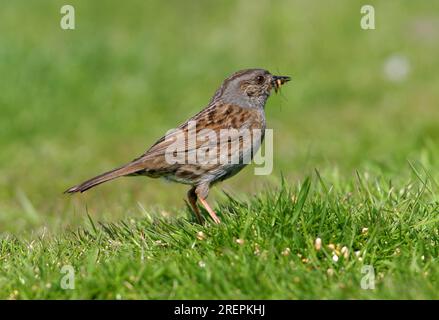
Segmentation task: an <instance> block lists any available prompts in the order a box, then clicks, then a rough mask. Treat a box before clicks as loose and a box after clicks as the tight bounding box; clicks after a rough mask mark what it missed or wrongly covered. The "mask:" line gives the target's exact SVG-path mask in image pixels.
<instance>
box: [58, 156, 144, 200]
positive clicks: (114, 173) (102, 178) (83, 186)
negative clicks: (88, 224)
mask: <svg viewBox="0 0 439 320" xmlns="http://www.w3.org/2000/svg"><path fill="white" fill-rule="evenodd" d="M140 170H142V167H141V166H140V164H139V163H135V162H132V163H129V164H127V165H125V166H122V167H120V168H116V169H113V170H110V171H108V172H105V173H102V174H100V175H98V176H96V177H94V178H91V179H90V180H87V181H85V182H83V183H80V184H78V185H76V186H74V187H71V188H69V189H67V190H66V191H64V193H75V192H84V191H87V190H88V189H90V188H93V187H95V186H97V185H99V184H101V183H104V182H107V181H110V180H113V179H116V178H119V177H122V176H127V175H131V174H134V173H136V172H138V171H140Z"/></svg>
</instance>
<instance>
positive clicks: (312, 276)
mask: <svg viewBox="0 0 439 320" xmlns="http://www.w3.org/2000/svg"><path fill="white" fill-rule="evenodd" d="M317 177H318V178H317ZM432 187H433V185H431V183H429V182H427V181H424V182H422V181H421V180H418V181H414V182H413V183H410V184H407V185H404V186H394V185H392V183H389V182H386V181H383V180H375V179H368V178H365V177H364V176H360V175H359V176H358V177H357V179H356V180H355V181H351V182H348V183H344V184H343V187H342V188H340V187H339V186H336V185H330V184H328V182H324V181H323V179H322V178H320V176H319V175H316V176H315V178H314V179H313V180H312V183H311V180H309V179H306V180H305V181H304V182H303V183H302V184H301V185H300V186H297V187H294V188H292V189H290V188H289V187H288V185H287V183H286V181H283V183H282V185H281V186H280V187H279V188H276V189H274V190H272V191H268V192H266V193H264V194H261V195H259V196H257V197H255V198H253V199H252V200H249V201H241V200H237V199H234V198H233V197H231V196H228V200H227V201H224V202H223V203H221V205H220V206H219V208H218V209H219V210H218V211H219V212H220V214H221V218H222V220H223V224H222V225H220V226H217V225H212V224H210V223H208V224H206V225H204V226H202V225H199V224H197V223H195V222H193V221H191V220H193V219H192V218H188V217H180V218H163V217H161V218H159V217H156V216H154V215H153V214H151V213H150V212H149V211H147V210H146V211H145V212H144V216H143V217H142V218H140V219H129V220H124V221H120V222H115V223H103V224H97V223H96V222H94V221H93V220H92V219H91V220H90V222H89V225H88V227H85V228H80V229H78V230H76V231H73V232H71V233H67V234H64V235H61V236H56V237H50V236H49V237H45V236H41V237H39V238H38V239H34V240H32V241H24V240H20V239H18V238H16V237H13V236H8V237H6V238H4V239H2V241H1V242H0V257H1V258H0V259H1V265H2V268H1V271H0V279H1V282H0V285H1V288H2V293H1V296H0V297H1V298H24V299H27V298H75V299H77V298H86V299H90V298H92V299H96V298H98V299H139V298H148V299H188V298H189V299H203V298H210V299H216V298H223V299H255V298H258V299H297V298H299V299H303V298H305V299H316V298H323V299H328V298H329V299H334V298H336V299H338V298H349V299H361V298H383V299H437V298H439V296H438V292H437V287H438V276H439V268H438V265H439V264H438V247H439V246H438V245H439V236H438V221H439V220H438V215H437V213H438V211H439V203H438V202H437V201H433V199H432V196H431V193H430V191H429V190H430V189H431V188H432ZM436 187H437V186H436ZM365 228H367V229H365ZM317 237H320V238H321V239H322V243H323V246H322V248H321V249H320V250H317V249H316V248H315V245H314V242H315V239H316V238H317ZM329 244H333V245H334V246H335V249H331V248H330V247H329V248H328V245H329ZM342 247H346V248H347V249H348V251H347V254H346V256H345V255H344V254H342V253H340V251H342V249H341V248H342ZM334 250H335V251H334ZM334 252H335V253H334ZM342 252H343V251H342ZM334 254H335V255H338V256H339V260H338V261H337V262H335V261H334V260H333V255H334ZM63 265H71V266H73V268H74V270H75V288H74V290H63V289H61V288H60V280H61V277H62V276H64V274H61V273H60V270H61V268H62V266H63ZM365 265H369V266H372V267H373V268H374V273H375V288H374V289H369V290H365V289H362V288H361V285H360V284H361V278H362V277H363V276H364V274H363V273H362V267H363V266H365Z"/></svg>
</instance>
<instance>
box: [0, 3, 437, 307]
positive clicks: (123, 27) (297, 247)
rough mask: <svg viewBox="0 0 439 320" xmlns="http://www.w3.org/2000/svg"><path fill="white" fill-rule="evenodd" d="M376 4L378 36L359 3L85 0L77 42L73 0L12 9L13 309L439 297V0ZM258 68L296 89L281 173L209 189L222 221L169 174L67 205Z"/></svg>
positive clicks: (285, 103) (9, 166) (276, 120)
mask: <svg viewBox="0 0 439 320" xmlns="http://www.w3.org/2000/svg"><path fill="white" fill-rule="evenodd" d="M369 3H370V4H372V5H374V7H375V14H376V29H375V30H368V31H366V30H362V29H361V28H360V19H361V14H360V8H361V6H362V5H363V4H364V3H363V2H362V1H355V0H354V1H351V0H343V1H338V2H334V3H331V5H329V4H327V3H326V2H324V1H317V2H310V1H305V0H303V1H286V0H284V1H276V2H273V1H258V2H257V3H256V2H255V1H232V0H227V1H223V2H221V3H219V2H218V3H211V2H186V1H177V0H175V1H167V2H161V1H140V0H132V1H128V2H124V3H121V2H120V1H116V0H114V1H105V2H102V3H97V2H92V1H87V0H72V1H70V2H69V4H71V5H73V6H74V7H75V12H76V29H75V30H70V31H65V30H62V29H61V28H60V27H59V20H60V18H61V15H60V7H61V6H62V5H63V4H64V3H62V2H60V1H49V0H43V1H38V2H36V1H35V2H30V1H25V0H17V1H9V2H7V3H4V4H2V10H1V11H0V298H2V299H34V298H40V299H41V298H54V299H59V298H69V299H70V298H71V299H77V298H86V299H92V298H99V299H138V298H147V299H189V298H192V299H208V298H212V299H216V298H224V299H240V298H242V299H256V298H260V299H263V298H274V299H321V298H323V299H376V298H383V299H438V298H439V293H438V292H439V290H438V288H439V279H438V278H439V264H438V256H439V184H438V183H439V170H438V168H439V105H438V101H439V90H437V88H439V76H438V74H439V60H438V59H437V57H438V56H439V42H438V41H437V39H439V15H438V14H437V12H439V3H438V2H433V1H426V0H425V1H422V0H421V1H416V2H413V1H412V2H409V1H397V2H385V1H369ZM249 67H263V68H266V69H268V70H270V71H272V72H273V73H279V74H285V75H291V76H292V77H293V81H292V82H290V83H288V84H287V85H285V87H284V88H283V90H282V92H281V94H279V95H275V96H273V97H271V98H270V100H269V101H268V103H267V106H266V115H267V126H268V127H269V128H273V130H274V170H273V172H272V174H271V175H269V176H255V175H254V174H253V168H252V167H249V168H246V169H245V170H244V171H243V172H241V173H240V174H239V175H238V176H237V177H235V178H232V179H230V180H229V181H226V182H224V183H223V184H221V185H220V186H219V187H216V188H215V189H214V190H213V192H212V193H211V195H210V197H209V202H210V203H211V204H212V205H213V206H214V207H215V208H216V211H217V212H218V214H219V215H220V217H221V219H222V222H223V223H222V224H221V225H219V226H217V225H214V224H212V223H211V222H210V220H208V223H207V224H206V225H199V224H197V223H196V222H195V219H194V217H193V216H192V214H191V213H190V210H189V209H188V208H186V207H185V204H184V202H183V198H184V197H185V195H186V192H187V188H186V187H185V186H181V185H175V184H169V183H165V182H162V181H160V180H153V179H146V178H127V179H120V180H117V181H114V182H112V183H109V184H105V185H103V186H100V187H98V188H96V189H93V190H91V191H90V192H87V193H85V194H83V195H75V196H66V195H63V194H62V192H63V191H64V190H65V189H66V188H67V187H69V186H71V185H74V184H76V183H78V182H81V181H82V180H84V179H86V178H90V177H91V176H93V175H95V174H98V173H100V172H102V171H105V170H108V169H111V168H113V167H116V166H118V165H120V164H123V163H125V162H127V161H129V160H131V159H133V158H135V157H137V156H138V155H140V154H141V153H142V152H143V151H144V150H145V149H146V148H148V147H149V145H150V144H151V143H153V142H154V141H155V140H156V139H157V138H159V137H160V136H161V135H163V134H164V133H165V132H166V131H167V130H168V129H170V128H173V127H175V126H177V125H178V124H179V123H181V122H182V121H184V120H185V119H187V118H188V117H189V116H191V115H193V114H195V113H196V112H198V111H199V110H200V109H201V108H202V107H203V106H204V105H206V103H207V102H208V101H209V99H210V97H211V95H212V94H213V93H214V91H215V89H216V88H217V87H218V86H219V85H220V83H221V81H222V79H224V78H225V77H226V76H228V75H229V74H231V73H232V72H234V71H236V70H238V69H243V68H249ZM395 68H396V69H397V71H396V74H397V75H398V70H399V71H400V70H401V69H402V70H403V71H404V72H402V73H401V72H400V73H399V75H398V76H397V77H394V74H395ZM389 70H390V71H389ZM206 216H207V215H206ZM317 238H319V239H320V240H319V241H321V246H320V245H318V244H317V245H316V239H317ZM317 242H318V241H317ZM70 271H73V272H74V281H73V279H72V278H71V277H70V278H68V276H69V275H71V273H70ZM66 276H67V278H66ZM66 279H69V280H71V281H70V282H68V281H67V284H69V285H71V284H73V283H74V289H73V290H70V289H63V288H62V287H64V288H65V287H66V286H65V284H66ZM372 280H374V281H372ZM372 284H374V286H373V287H374V288H373V289H372V288H371V286H372ZM365 286H366V287H368V288H369V289H367V288H365ZM67 287H68V286H67Z"/></svg>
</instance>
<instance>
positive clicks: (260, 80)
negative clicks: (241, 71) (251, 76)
mask: <svg viewBox="0 0 439 320" xmlns="http://www.w3.org/2000/svg"><path fill="white" fill-rule="evenodd" d="M264 80H265V78H264V76H257V77H256V82H257V83H258V84H262V83H264Z"/></svg>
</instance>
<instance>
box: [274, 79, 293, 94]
mask: <svg viewBox="0 0 439 320" xmlns="http://www.w3.org/2000/svg"><path fill="white" fill-rule="evenodd" d="M290 80H291V77H288V76H273V79H272V85H273V87H274V91H275V92H276V93H277V92H278V91H279V89H280V87H281V86H282V85H283V84H284V83H286V82H288V81H290Z"/></svg>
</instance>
